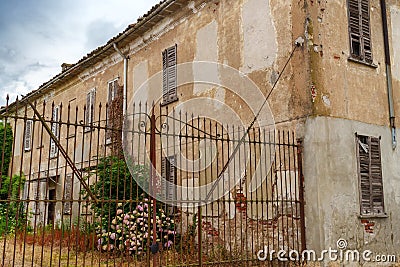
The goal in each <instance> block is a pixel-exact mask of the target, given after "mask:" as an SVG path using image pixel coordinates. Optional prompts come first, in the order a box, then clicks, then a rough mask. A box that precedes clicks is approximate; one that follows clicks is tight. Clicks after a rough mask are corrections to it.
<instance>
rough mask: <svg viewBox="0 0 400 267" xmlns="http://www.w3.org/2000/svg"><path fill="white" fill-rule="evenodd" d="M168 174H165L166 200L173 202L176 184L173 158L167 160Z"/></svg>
mask: <svg viewBox="0 0 400 267" xmlns="http://www.w3.org/2000/svg"><path fill="white" fill-rule="evenodd" d="M168 160H169V162H168V167H169V168H168V169H169V170H168V173H167V175H168V176H167V181H168V182H169V183H168V184H167V188H166V189H167V190H166V191H167V200H169V201H173V200H175V184H176V167H175V156H172V157H169V158H168Z"/></svg>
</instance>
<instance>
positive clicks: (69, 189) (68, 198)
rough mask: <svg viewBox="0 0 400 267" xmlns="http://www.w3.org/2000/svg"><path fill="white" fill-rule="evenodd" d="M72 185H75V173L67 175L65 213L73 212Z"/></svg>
mask: <svg viewBox="0 0 400 267" xmlns="http://www.w3.org/2000/svg"><path fill="white" fill-rule="evenodd" d="M72 186H73V174H67V175H66V177H65V185H64V188H65V191H64V200H65V203H64V214H71V204H72Z"/></svg>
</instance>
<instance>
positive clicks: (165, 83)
mask: <svg viewBox="0 0 400 267" xmlns="http://www.w3.org/2000/svg"><path fill="white" fill-rule="evenodd" d="M162 57H163V88H162V94H163V102H167V101H168V76H167V68H168V63H167V62H168V58H167V50H165V51H163V53H162Z"/></svg>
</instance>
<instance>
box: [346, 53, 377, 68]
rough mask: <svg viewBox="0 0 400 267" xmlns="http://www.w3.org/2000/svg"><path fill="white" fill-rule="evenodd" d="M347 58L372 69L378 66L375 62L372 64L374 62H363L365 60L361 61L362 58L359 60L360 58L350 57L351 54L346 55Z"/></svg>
mask: <svg viewBox="0 0 400 267" xmlns="http://www.w3.org/2000/svg"><path fill="white" fill-rule="evenodd" d="M347 60H348V61H352V62H355V63H360V64H363V65H365V66H368V67H371V68H374V69H376V68H377V67H378V65H376V64H374V63H368V62H365V61H363V60H361V59H358V58H354V57H351V56H350V57H348V58H347Z"/></svg>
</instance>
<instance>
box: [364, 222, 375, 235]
mask: <svg viewBox="0 0 400 267" xmlns="http://www.w3.org/2000/svg"><path fill="white" fill-rule="evenodd" d="M361 223H362V224H363V225H364V230H365V232H367V233H369V234H373V233H374V226H375V222H372V221H369V220H367V219H361Z"/></svg>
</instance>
